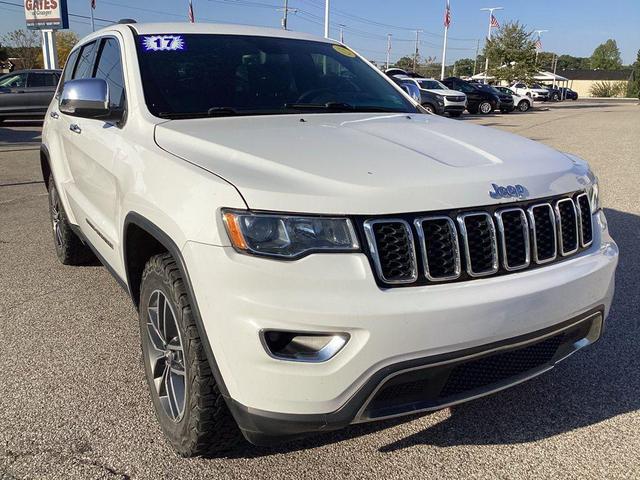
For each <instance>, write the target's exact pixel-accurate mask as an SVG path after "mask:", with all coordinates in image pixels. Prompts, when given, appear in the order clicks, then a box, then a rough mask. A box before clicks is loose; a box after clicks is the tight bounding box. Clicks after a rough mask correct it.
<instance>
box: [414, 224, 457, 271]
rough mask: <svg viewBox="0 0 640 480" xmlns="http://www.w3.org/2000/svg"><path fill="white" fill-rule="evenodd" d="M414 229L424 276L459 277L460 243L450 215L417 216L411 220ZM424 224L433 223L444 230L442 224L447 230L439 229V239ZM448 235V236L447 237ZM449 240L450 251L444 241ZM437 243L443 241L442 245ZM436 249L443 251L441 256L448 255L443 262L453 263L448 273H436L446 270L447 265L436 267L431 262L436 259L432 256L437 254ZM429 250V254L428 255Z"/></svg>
mask: <svg viewBox="0 0 640 480" xmlns="http://www.w3.org/2000/svg"><path fill="white" fill-rule="evenodd" d="M413 224H414V226H415V227H416V230H417V231H418V238H420V248H421V250H422V266H423V268H424V271H425V276H426V277H427V279H429V280H431V281H446V280H455V279H456V278H458V277H460V273H461V261H460V245H459V243H458V230H457V229H456V224H455V222H454V221H453V220H452V219H451V218H450V217H445V216H434V217H421V218H417V219H416V220H415V221H414V222H413ZM425 224H433V225H434V226H436V227H437V228H439V229H440V230H444V229H443V228H442V226H443V225H444V226H446V227H447V228H448V232H446V231H440V232H438V234H440V235H441V239H440V240H439V239H437V238H434V235H433V234H432V232H430V231H425ZM447 237H448V238H447ZM446 241H449V242H450V244H451V251H450V252H448V251H447V250H448V249H447V246H446V244H444V242H446ZM437 243H443V244H444V245H438V244H437ZM437 249H440V250H442V251H444V253H443V254H442V255H441V257H444V256H446V257H448V258H446V259H445V260H444V262H445V263H447V264H448V263H453V264H452V265H451V266H449V270H450V273H449V274H444V275H443V274H440V275H439V274H438V271H439V270H446V269H447V265H445V266H444V267H442V266H440V267H439V268H436V266H434V264H433V262H434V261H435V260H436V259H434V258H433V257H434V256H436V255H437ZM430 252H431V255H430Z"/></svg>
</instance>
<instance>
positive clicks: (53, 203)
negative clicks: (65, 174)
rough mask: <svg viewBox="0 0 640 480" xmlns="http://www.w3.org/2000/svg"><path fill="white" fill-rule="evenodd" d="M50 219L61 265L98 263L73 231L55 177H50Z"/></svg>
mask: <svg viewBox="0 0 640 480" xmlns="http://www.w3.org/2000/svg"><path fill="white" fill-rule="evenodd" d="M49 219H50V220H51V227H52V230H53V243H54V245H55V247H56V255H57V256H58V260H60V263H62V264H63V265H86V264H88V263H95V262H96V257H95V255H94V254H93V252H92V251H91V249H90V248H89V247H88V246H87V245H85V244H84V243H82V240H80V238H79V237H78V236H77V235H76V234H75V232H74V231H73V230H72V229H71V225H70V223H69V219H68V218H67V213H66V212H65V211H64V207H63V206H62V202H60V196H59V195H58V190H57V189H56V184H55V182H54V181H53V175H50V176H49Z"/></svg>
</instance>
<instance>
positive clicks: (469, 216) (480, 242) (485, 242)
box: [458, 212, 498, 277]
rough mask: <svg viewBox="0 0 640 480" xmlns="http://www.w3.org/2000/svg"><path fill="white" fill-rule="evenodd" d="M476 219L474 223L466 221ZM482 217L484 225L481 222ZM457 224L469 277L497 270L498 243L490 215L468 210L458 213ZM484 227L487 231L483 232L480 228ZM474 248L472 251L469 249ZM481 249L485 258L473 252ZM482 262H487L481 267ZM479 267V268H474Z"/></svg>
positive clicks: (488, 273)
mask: <svg viewBox="0 0 640 480" xmlns="http://www.w3.org/2000/svg"><path fill="white" fill-rule="evenodd" d="M473 219H476V220H477V221H476V224H471V225H469V224H468V223H467V222H469V221H471V220H473ZM481 219H484V222H485V223H484V225H483V224H482V223H478V221H479V222H482V221H483V220H481ZM458 225H459V226H460V233H461V235H462V240H463V243H464V252H465V259H466V268H467V273H468V274H469V276H471V277H485V276H487V275H493V274H494V273H496V272H497V271H498V244H497V240H496V227H495V225H494V224H493V219H492V218H491V215H489V214H488V213H486V212H470V213H463V214H460V215H458ZM484 228H486V229H487V231H486V232H483V231H481V229H484ZM472 248H473V249H474V252H472V251H471V249H472ZM476 249H478V250H480V251H481V255H483V256H484V257H485V258H479V255H476V254H475V250H476ZM487 255H490V256H491V258H490V261H489V262H488V263H487V258H486V256H487ZM483 263H487V266H486V267H483V265H482V264H483ZM474 264H475V267H480V268H474ZM478 264H480V265H478Z"/></svg>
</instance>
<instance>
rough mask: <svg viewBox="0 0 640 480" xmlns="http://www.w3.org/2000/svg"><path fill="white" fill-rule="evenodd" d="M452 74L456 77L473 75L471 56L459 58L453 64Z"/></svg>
mask: <svg viewBox="0 0 640 480" xmlns="http://www.w3.org/2000/svg"><path fill="white" fill-rule="evenodd" d="M453 72H454V73H453V75H455V76H456V77H470V76H471V75H473V58H461V59H460V60H456V61H455V63H454V64H453Z"/></svg>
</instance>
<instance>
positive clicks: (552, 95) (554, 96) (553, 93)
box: [532, 83, 562, 102]
mask: <svg viewBox="0 0 640 480" xmlns="http://www.w3.org/2000/svg"><path fill="white" fill-rule="evenodd" d="M532 88H544V89H546V90H547V92H549V100H551V101H553V102H559V101H560V100H562V91H561V90H560V89H559V88H555V87H554V86H553V85H538V84H535V83H534V84H533V86H532Z"/></svg>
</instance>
